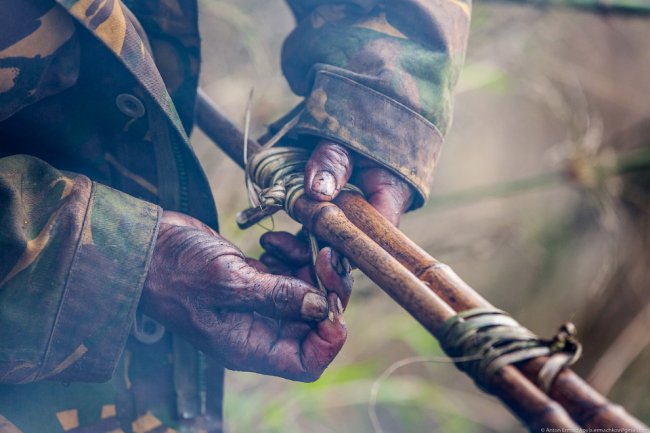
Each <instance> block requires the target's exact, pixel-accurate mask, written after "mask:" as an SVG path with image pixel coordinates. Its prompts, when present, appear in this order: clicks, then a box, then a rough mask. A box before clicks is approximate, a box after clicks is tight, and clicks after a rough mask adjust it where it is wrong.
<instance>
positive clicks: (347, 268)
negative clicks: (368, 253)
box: [341, 257, 352, 274]
mask: <svg viewBox="0 0 650 433" xmlns="http://www.w3.org/2000/svg"><path fill="white" fill-rule="evenodd" d="M341 263H342V264H343V267H344V268H345V273H346V274H349V273H350V272H352V265H351V264H350V261H349V260H348V259H347V258H346V257H343V259H342V260H341Z"/></svg>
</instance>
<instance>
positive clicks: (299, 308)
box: [238, 272, 328, 321]
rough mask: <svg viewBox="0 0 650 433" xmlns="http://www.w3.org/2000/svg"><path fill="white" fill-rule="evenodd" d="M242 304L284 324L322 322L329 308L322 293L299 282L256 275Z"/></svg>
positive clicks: (284, 277)
mask: <svg viewBox="0 0 650 433" xmlns="http://www.w3.org/2000/svg"><path fill="white" fill-rule="evenodd" d="M251 277H252V278H250V279H249V280H248V284H247V288H246V293H245V294H244V296H240V297H239V299H238V304H239V306H240V307H242V308H244V309H248V310H253V311H257V312H258V313H261V314H264V315H266V316H269V317H273V318H278V319H284V320H307V321H318V320H323V319H324V318H325V317H327V313H328V306H327V300H326V299H325V297H324V296H323V295H322V294H320V293H319V292H318V289H316V288H315V287H313V286H312V285H310V284H307V283H306V282H304V281H302V280H299V279H298V278H293V277H287V276H284V275H273V274H265V273H261V272H255V273H254V274H252V275H251Z"/></svg>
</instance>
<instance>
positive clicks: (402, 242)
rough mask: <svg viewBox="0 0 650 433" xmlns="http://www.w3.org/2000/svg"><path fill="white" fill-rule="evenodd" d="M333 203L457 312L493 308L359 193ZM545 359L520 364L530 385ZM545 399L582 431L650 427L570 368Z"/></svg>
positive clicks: (343, 196)
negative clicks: (551, 400)
mask: <svg viewBox="0 0 650 433" xmlns="http://www.w3.org/2000/svg"><path fill="white" fill-rule="evenodd" d="M335 203H336V204H337V205H339V207H340V208H341V210H342V211H343V212H344V213H345V215H346V217H347V218H348V219H349V220H350V222H352V224H354V225H355V226H357V227H359V228H360V229H361V230H362V231H363V232H364V233H366V234H367V235H368V236H369V237H370V238H372V239H375V240H376V242H377V243H378V244H379V245H380V246H381V247H382V248H383V249H384V250H385V251H386V252H387V253H389V254H390V255H391V256H393V257H395V258H396V259H397V260H398V261H399V262H400V263H401V264H403V265H404V266H405V267H406V268H407V269H408V270H410V271H411V272H413V274H414V275H416V276H417V277H418V278H419V279H420V280H422V281H423V282H425V284H426V285H427V286H428V287H429V288H431V290H433V291H434V292H435V293H436V294H438V295H439V296H440V298H442V299H443V300H444V301H445V302H446V303H447V304H448V305H449V306H451V307H452V308H453V309H454V310H455V311H456V312H461V311H465V310H469V309H472V308H485V307H488V308H489V307H492V305H491V304H490V303H489V302H488V301H486V300H485V299H484V298H483V297H482V296H481V295H479V294H478V293H477V292H476V291H475V290H473V289H472V288H471V287H470V286H469V285H468V284H467V283H465V281H463V280H462V279H461V278H460V277H459V276H458V275H457V274H456V273H455V272H454V271H453V269H451V268H450V267H449V266H447V265H445V264H444V263H441V262H439V261H437V260H436V259H434V258H433V257H431V256H430V255H429V254H428V253H427V252H426V251H424V250H423V249H422V248H420V247H419V246H418V245H416V244H415V243H414V242H413V241H412V240H411V239H409V238H408V237H407V236H406V235H404V233H402V232H401V231H399V230H398V229H397V228H396V227H394V226H393V225H392V224H391V223H390V222H388V220H386V219H385V218H384V217H383V216H382V215H381V214H379V212H377V211H376V210H375V208H373V207H372V206H371V205H370V204H369V203H368V202H367V201H365V200H364V199H363V198H362V197H360V196H359V195H357V194H352V193H348V192H342V193H341V194H339V196H338V197H337V198H336V200H335ZM547 359H548V358H547V357H539V358H536V359H533V360H530V361H526V362H522V363H520V364H519V365H518V367H519V369H520V370H521V371H522V372H523V373H524V374H525V375H526V376H527V377H528V378H529V379H530V380H531V381H532V382H533V383H538V380H537V378H538V376H539V371H540V370H541V368H542V367H543V366H544V363H545V362H546V360H547ZM549 395H550V396H551V397H552V398H553V399H554V400H555V401H557V402H558V403H560V404H561V405H562V406H563V407H564V408H565V409H567V411H568V412H569V413H570V414H571V416H572V417H573V419H575V420H576V422H578V424H580V425H581V426H582V427H585V428H589V427H591V428H594V427H601V428H604V427H618V428H628V429H631V430H637V431H644V430H642V429H647V428H648V427H647V426H645V425H644V424H643V423H642V422H641V421H639V420H638V419H636V418H634V417H633V416H631V415H630V414H628V413H627V412H626V411H625V410H624V409H623V408H622V407H620V406H618V405H615V404H613V403H612V402H610V401H609V400H607V399H606V398H605V397H603V396H602V395H600V393H598V391H596V390H595V389H593V388H591V387H590V386H589V385H588V384H587V383H586V382H585V381H584V380H582V379H581V378H580V377H579V376H578V375H577V374H575V373H574V372H573V371H572V370H570V369H568V368H566V369H564V370H563V371H562V372H561V373H560V374H559V375H558V376H557V378H556V379H555V382H554V383H553V385H552V386H551V389H550V392H549Z"/></svg>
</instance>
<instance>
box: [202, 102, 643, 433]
mask: <svg viewBox="0 0 650 433" xmlns="http://www.w3.org/2000/svg"><path fill="white" fill-rule="evenodd" d="M197 122H198V125H199V127H200V128H201V129H203V131H204V132H206V134H207V135H208V136H209V137H210V138H211V139H212V140H213V141H214V142H215V143H217V144H218V145H219V147H221V148H222V149H223V150H224V151H225V152H226V154H228V155H229V156H230V157H231V158H232V159H233V160H234V161H235V162H236V163H238V164H239V165H240V166H241V167H244V166H245V161H244V157H243V151H242V146H243V142H244V138H243V134H242V133H241V132H240V131H239V129H238V128H237V127H236V126H234V125H233V124H232V123H231V122H230V121H229V120H228V119H227V118H226V117H225V116H224V115H223V114H222V113H221V112H220V110H219V109H218V108H217V107H216V106H215V105H214V103H212V102H211V101H210V100H209V99H208V98H207V97H206V95H205V94H204V93H203V92H201V91H199V98H198V101H197ZM248 146H249V148H248V150H249V153H248V154H249V155H252V154H253V153H254V152H255V151H257V150H258V149H259V148H260V146H259V144H257V143H254V142H251V141H249V144H248ZM339 197H340V198H339V199H338V202H339V204H340V205H341V206H343V208H344V211H347V213H348V214H349V215H350V216H351V217H352V218H353V219H356V222H355V224H351V223H350V221H348V219H347V218H346V217H345V215H344V214H342V213H341V211H340V210H338V209H336V207H335V206H334V205H332V204H328V203H316V202H312V201H309V200H307V199H305V198H301V199H299V200H298V202H297V204H296V209H295V211H296V214H297V215H298V216H299V219H300V220H301V221H302V222H303V224H305V225H306V226H307V227H308V228H311V229H312V230H314V231H315V233H316V234H317V235H318V236H319V237H321V238H323V239H324V240H326V241H327V242H329V243H330V244H331V245H332V246H334V247H335V248H337V249H338V250H339V251H341V252H343V254H344V255H347V256H350V257H355V262H357V265H358V266H359V268H360V269H361V270H362V271H364V273H366V275H368V276H369V277H370V278H371V279H373V281H374V282H376V283H377V284H378V285H379V286H380V287H381V288H382V289H384V290H385V291H386V292H387V293H388V294H389V295H390V296H391V297H393V299H395V300H396V301H397V302H398V303H399V304H400V305H401V306H402V307H404V308H405V309H406V310H407V311H408V312H409V313H410V314H411V315H413V317H415V318H416V319H417V320H418V321H419V322H420V323H421V324H422V325H423V326H424V327H425V328H426V329H427V330H429V331H430V332H431V333H432V334H434V335H436V332H437V331H438V329H439V326H440V324H441V323H442V321H444V320H446V318H449V317H451V315H453V314H455V312H458V311H463V310H464V309H467V308H473V307H474V306H477V307H478V306H484V307H486V306H490V304H489V303H488V302H487V301H486V300H485V299H483V298H482V297H481V296H480V295H478V294H477V293H476V292H475V291H473V290H472V289H471V288H470V287H469V286H468V285H467V284H466V283H464V282H463V281H462V280H461V279H460V277H458V276H457V275H456V274H455V273H454V272H453V271H452V270H451V268H449V267H448V266H446V265H442V264H440V263H439V262H438V261H436V260H435V259H433V258H432V257H431V256H429V255H428V254H427V253H426V252H425V251H424V250H422V249H421V248H420V247H418V246H417V245H416V244H415V243H413V242H412V241H411V240H410V239H408V238H407V237H406V236H404V235H403V234H402V233H401V232H399V231H398V230H397V229H395V228H394V227H393V226H392V225H390V223H388V222H387V221H386V220H385V219H383V217H381V216H380V215H379V214H378V213H376V211H375V212H374V213H370V215H373V216H375V218H370V219H363V218H360V216H359V215H360V214H362V213H363V212H358V213H355V212H354V209H355V208H357V209H366V210H368V208H370V209H371V211H374V208H372V207H371V206H370V205H368V204H367V202H365V200H354V199H353V198H351V197H354V195H351V194H347V193H346V194H341V195H340V196H339ZM375 214H376V215H379V218H376V215H375ZM355 215H356V217H355ZM357 224H358V226H357ZM357 227H362V229H363V231H365V232H367V233H368V234H370V237H369V236H368V235H367V234H364V233H363V231H361V230H359V229H358V228H357ZM371 238H372V239H376V240H378V241H380V242H381V243H382V245H380V246H378V245H377V244H376V243H375V242H374V241H373V240H372V239H371ZM399 242H403V243H404V248H397V247H393V248H390V245H388V244H391V245H397V243H399ZM377 247H379V248H377ZM382 247H383V248H382ZM386 247H388V248H389V249H386ZM407 268H408V269H410V270H411V272H412V273H413V274H414V275H413V274H411V272H409V270H408V269H407ZM405 271H406V272H405ZM416 276H417V278H416ZM420 280H423V281H424V282H426V285H425V284H424V283H423V282H422V281H420ZM423 288H424V291H425V292H427V293H428V294H426V293H425V292H423ZM431 288H433V289H434V291H432V290H431ZM434 293H436V294H437V295H434ZM441 298H442V299H443V300H444V301H446V302H447V304H445V303H444V302H442V300H441ZM434 312H435V315H434V314H432V313H434ZM432 316H436V317H432ZM543 363H544V360H539V362H537V360H533V361H530V362H528V363H526V364H525V365H526V366H527V367H526V368H524V371H525V372H527V374H528V375H529V377H534V378H535V379H534V380H535V381H536V377H537V373H538V372H539V369H540V368H541V367H538V366H541V365H543ZM574 377H575V378H574ZM522 379H523V380H522ZM492 385H493V386H494V390H495V392H497V393H498V395H499V396H500V398H501V400H502V401H503V402H504V403H505V404H506V405H507V406H508V407H509V408H510V409H511V410H512V411H513V412H514V413H515V414H517V416H519V417H520V418H521V419H522V420H523V421H524V422H526V423H527V424H528V425H529V426H531V428H533V427H535V428H537V427H539V429H541V427H550V426H551V425H552V424H556V425H562V426H565V428H566V426H571V425H575V424H574V423H573V422H572V421H571V420H570V419H569V418H568V416H567V415H566V413H565V412H564V410H563V409H561V407H559V406H558V405H557V403H555V402H554V401H552V400H550V399H549V398H548V397H546V396H545V394H543V393H542V392H541V391H540V390H539V389H537V388H535V386H534V385H533V384H532V383H531V382H530V381H529V380H526V379H525V378H524V377H522V376H521V374H520V373H519V372H518V371H517V370H516V369H515V368H513V367H512V366H508V367H505V368H503V369H501V371H500V372H499V373H498V374H497V379H495V380H494V381H493V384H492ZM556 388H557V390H556ZM551 394H552V395H554V396H555V398H556V399H557V401H558V402H559V403H560V404H562V405H563V406H564V407H565V408H567V409H568V410H569V413H571V415H572V416H573V417H574V419H576V420H584V421H585V422H586V424H583V426H586V425H596V424H595V422H603V423H604V424H603V425H608V426H609V425H615V426H619V422H620V425H621V426H632V427H631V428H639V427H643V424H641V423H640V422H638V421H637V420H635V419H634V418H632V417H631V416H629V415H627V413H625V411H624V410H622V409H620V408H617V407H616V406H614V405H612V404H611V403H609V402H607V400H606V399H604V397H602V396H600V395H599V394H598V393H597V392H596V391H595V390H593V389H591V388H590V387H588V385H586V384H585V383H584V382H583V381H581V380H580V379H579V378H578V377H577V376H576V375H575V374H573V373H571V372H570V371H569V370H566V371H565V372H563V373H561V374H560V375H559V376H558V378H557V379H556V381H555V384H554V386H553V391H552V393H551ZM601 411H604V413H606V416H600V415H599V414H600V412H601ZM535 420H541V421H539V422H538V421H535ZM543 423H549V424H547V425H544V424H543ZM599 426H600V425H599ZM539 429H538V430H537V431H539Z"/></svg>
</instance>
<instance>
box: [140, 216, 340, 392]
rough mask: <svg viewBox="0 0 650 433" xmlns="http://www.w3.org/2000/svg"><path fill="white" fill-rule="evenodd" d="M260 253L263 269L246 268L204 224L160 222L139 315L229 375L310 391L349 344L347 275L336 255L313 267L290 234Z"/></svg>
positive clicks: (251, 263)
mask: <svg viewBox="0 0 650 433" xmlns="http://www.w3.org/2000/svg"><path fill="white" fill-rule="evenodd" d="M262 243H263V245H264V246H266V247H269V249H270V250H271V251H270V252H267V253H265V255H264V256H263V257H262V262H260V261H256V260H253V259H248V258H246V257H245V256H244V255H243V253H242V252H241V251H240V250H239V249H238V248H237V247H235V246H234V245H233V244H231V243H230V242H228V241H227V240H225V239H224V238H223V237H221V236H220V235H219V234H218V233H216V232H215V231H213V230H212V229H210V228H209V227H207V226H206V225H204V224H203V223H201V222H200V221H198V220H196V219H194V218H191V217H189V216H187V215H183V214H180V213H176V212H164V213H163V217H162V220H161V224H160V229H159V233H158V239H157V241H156V246H155V249H154V253H153V257H152V261H151V266H150V270H149V273H148V275H147V279H146V281H145V286H144V291H143V295H142V300H141V307H142V309H143V312H144V313H145V314H147V315H148V316H150V317H152V318H153V319H155V320H157V321H159V322H160V323H162V324H163V325H165V326H166V327H167V328H168V329H170V330H172V331H173V332H176V333H177V334H178V335H180V336H182V337H184V338H185V339H187V340H188V341H189V342H191V343H192V344H193V345H194V346H196V347H197V348H198V349H200V350H202V351H203V352H205V353H206V354H208V355H210V356H213V357H215V358H217V359H218V360H219V361H220V362H221V363H223V365H224V366H226V367H227V368H230V369H233V370H243V371H253V372H257V373H262V374H269V375H274V376H280V377H284V378H288V379H293V380H301V381H313V380H315V379H317V378H318V377H319V376H320V375H321V374H322V372H323V371H324V369H325V368H326V367H327V366H328V365H329V364H330V362H331V361H332V360H333V359H334V357H335V356H336V354H337V353H338V352H339V350H340V349H341V347H342V346H343V343H344V342H345V339H346V336H347V331H346V327H345V322H344V320H343V315H342V314H343V308H344V307H343V305H345V304H347V301H348V298H349V295H350V289H351V277H350V273H349V269H348V268H345V267H343V266H342V265H341V264H340V260H339V258H338V255H336V253H334V252H333V251H332V250H331V249H330V248H324V249H322V250H321V251H320V252H319V254H318V257H317V259H316V265H315V269H314V267H311V266H308V265H307V263H308V261H309V259H308V257H307V256H305V254H304V252H305V251H307V250H308V249H307V247H306V244H305V243H304V242H301V241H299V240H298V239H297V238H295V237H294V236H292V235H290V234H288V233H268V234H266V235H265V236H264V237H263V240H262ZM265 256H266V258H264V257H265ZM269 257H272V259H269ZM305 259H306V260H305ZM269 260H270V261H269ZM264 262H267V263H271V265H272V266H271V267H275V268H278V269H276V270H277V271H280V269H279V268H282V269H281V271H282V274H283V275H275V274H271V273H269V267H268V266H267V265H266V264H265V263H264ZM314 270H315V272H316V274H318V276H319V278H320V280H321V282H322V283H323V286H324V287H325V288H326V290H327V294H326V295H325V294H322V293H321V292H320V290H319V289H318V288H316V287H315V285H314V278H313V276H314ZM296 276H297V277H301V278H302V279H301V278H296Z"/></svg>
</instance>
